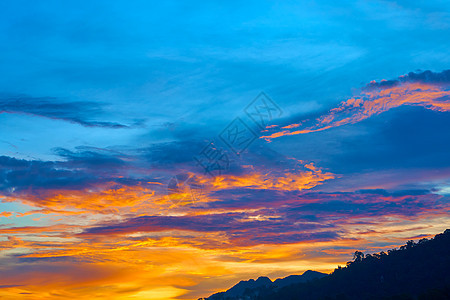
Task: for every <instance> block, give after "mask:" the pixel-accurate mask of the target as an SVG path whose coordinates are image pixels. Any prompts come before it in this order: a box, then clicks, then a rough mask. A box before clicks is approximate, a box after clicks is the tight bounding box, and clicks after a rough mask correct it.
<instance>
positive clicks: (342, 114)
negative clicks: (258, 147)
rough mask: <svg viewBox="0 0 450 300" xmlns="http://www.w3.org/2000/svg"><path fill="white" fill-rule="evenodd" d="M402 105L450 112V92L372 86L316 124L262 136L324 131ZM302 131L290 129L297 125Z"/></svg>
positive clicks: (424, 86)
mask: <svg viewBox="0 0 450 300" xmlns="http://www.w3.org/2000/svg"><path fill="white" fill-rule="evenodd" d="M402 105H413V106H421V107H424V108H426V109H430V110H434V111H440V112H447V111H450V91H449V90H444V89H443V87H441V86H440V85H434V84H429V83H420V82H403V83H401V84H399V85H396V86H393V87H388V88H384V89H370V90H366V91H364V92H362V93H361V94H360V95H359V96H357V97H353V98H350V99H348V100H347V101H344V102H342V103H341V104H340V105H339V106H338V107H336V108H333V109H331V110H330V111H329V112H328V113H327V114H325V115H323V116H321V117H319V118H317V119H316V120H315V122H314V124H312V125H309V126H306V125H304V123H306V124H308V123H309V122H300V123H297V124H290V125H287V126H284V127H282V129H285V130H283V131H279V132H275V133H272V134H270V135H267V136H262V137H261V138H264V139H266V140H268V141H270V140H272V139H274V138H278V137H282V136H289V135H297V134H305V133H311V132H317V131H322V130H326V129H330V128H334V127H339V126H342V125H347V124H355V123H357V122H360V121H362V120H365V119H367V118H369V117H371V116H373V115H378V114H380V113H382V112H385V111H388V110H390V109H392V108H395V107H399V106H402ZM298 127H300V128H301V129H299V130H295V131H292V130H289V129H292V128H298Z"/></svg>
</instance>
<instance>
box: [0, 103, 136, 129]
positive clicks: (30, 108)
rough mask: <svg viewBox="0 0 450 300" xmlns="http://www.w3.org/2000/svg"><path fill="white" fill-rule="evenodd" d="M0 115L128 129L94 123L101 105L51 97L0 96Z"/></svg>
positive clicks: (101, 122) (105, 123)
mask: <svg viewBox="0 0 450 300" xmlns="http://www.w3.org/2000/svg"><path fill="white" fill-rule="evenodd" d="M0 113H15V114H30V115H35V116H39V117H44V118H49V119H55V120H63V121H68V122H71V123H76V124H79V125H82V126H85V127H104V128H113V129H120V128H129V127H130V126H129V125H123V124H120V123H116V122H104V121H96V120H95V119H96V118H97V117H98V116H99V115H101V114H102V113H103V109H102V105H101V104H99V103H96V102H88V101H79V102H63V101H61V100H59V99H57V98H52V97H29V96H5V95H3V96H0Z"/></svg>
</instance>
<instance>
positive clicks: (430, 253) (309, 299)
mask: <svg viewBox="0 0 450 300" xmlns="http://www.w3.org/2000/svg"><path fill="white" fill-rule="evenodd" d="M261 278H262V279H261ZM235 288H236V289H235ZM233 289H234V290H233ZM232 290H233V291H232ZM230 291H232V292H231V293H229V292H230ZM200 299H202V298H200ZM204 299H207V300H280V299H282V300H366V299H367V300H376V299H383V300H397V299H398V300H447V299H450V229H447V230H445V232H444V233H441V234H437V235H436V236H435V237H434V238H432V239H421V240H419V241H418V242H417V243H415V242H414V241H412V240H410V241H408V242H407V243H406V245H404V246H401V247H400V248H399V249H392V250H388V251H387V253H385V252H380V253H374V254H367V255H365V254H364V253H362V252H361V251H356V252H355V253H354V255H353V260H352V261H349V262H347V265H346V266H345V267H340V266H338V268H336V269H335V270H334V271H333V272H332V273H331V274H330V275H326V274H323V273H319V272H314V271H307V272H305V273H304V274H303V275H291V276H288V277H286V278H283V279H277V280H275V281H274V282H271V281H270V279H269V278H267V277H260V278H258V280H256V281H255V280H249V281H241V282H240V283H238V284H237V285H235V286H234V287H233V288H231V289H230V290H228V291H226V292H222V293H217V294H214V295H212V296H210V297H209V298H204Z"/></svg>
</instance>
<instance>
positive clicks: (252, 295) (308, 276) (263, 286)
mask: <svg viewBox="0 0 450 300" xmlns="http://www.w3.org/2000/svg"><path fill="white" fill-rule="evenodd" d="M325 276H327V274H325V273H320V272H316V271H311V270H308V271H306V272H305V273H303V274H302V275H289V276H288V277H285V278H278V279H277V280H275V281H274V282H272V281H271V280H270V279H269V278H268V277H259V278H258V279H257V280H254V279H250V280H242V281H240V282H239V283H238V284H236V285H235V286H233V287H232V288H231V289H229V290H227V291H226V292H220V293H216V294H214V295H212V296H210V297H208V298H203V299H207V300H234V299H256V297H257V296H258V295H259V293H260V292H261V291H266V290H277V289H279V288H283V287H286V286H289V285H292V284H296V283H304V282H308V281H310V280H314V279H318V278H323V277H325ZM200 299H202V298H200Z"/></svg>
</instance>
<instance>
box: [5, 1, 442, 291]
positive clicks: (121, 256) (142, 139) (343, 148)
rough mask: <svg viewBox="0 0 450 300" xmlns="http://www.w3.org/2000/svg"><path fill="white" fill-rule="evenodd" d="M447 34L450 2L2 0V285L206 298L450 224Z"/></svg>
mask: <svg viewBox="0 0 450 300" xmlns="http://www.w3.org/2000/svg"><path fill="white" fill-rule="evenodd" d="M449 36H450V3H449V2H447V1H396V2H394V1H339V2H336V1H320V2H319V1H283V2H279V3H277V2H275V1H246V2H245V3H242V2H238V1H227V2H224V1H223V2H219V1H209V2H207V3H205V2H204V1H202V2H200V1H189V2H185V3H183V2H181V1H164V2H163V3H160V2H156V1H132V2H131V1H90V2H83V3H80V2H79V1H64V2H61V1H39V2H36V1H33V2H32V1H3V2H2V3H0V45H1V47H0V128H1V136H0V199H1V203H0V265H2V262H5V264H4V265H2V266H1V267H0V274H10V276H9V278H5V277H4V278H2V277H1V275H0V279H2V282H5V283H4V284H5V285H2V286H0V297H5V299H14V297H15V296H17V294H18V293H32V294H35V296H36V297H37V298H39V297H40V298H42V299H49V297H52V295H54V294H61V295H65V296H66V297H68V298H77V299H83V297H85V298H86V299H91V298H90V297H92V295H100V296H102V297H109V298H110V299H121V298H120V297H123V295H124V294H126V295H127V296H130V297H135V298H142V299H148V298H151V299H194V298H195V299H197V298H198V297H200V296H206V295H208V294H210V293H212V292H216V291H218V290H220V289H223V288H226V287H228V285H230V284H233V283H235V282H236V281H237V280H240V279H248V278H250V277H257V276H260V275H267V276H270V277H271V278H272V279H274V278H276V277H277V276H285V275H288V274H293V273H299V272H301V271H305V270H307V269H315V270H318V271H330V270H332V269H333V268H334V267H335V266H336V265H337V264H342V263H345V261H346V260H348V259H350V257H349V255H348V254H349V253H351V252H352V251H353V250H356V249H359V250H363V251H366V252H374V251H381V250H385V249H387V248H392V247H395V246H398V245H401V244H403V243H404V240H405V239H409V238H419V237H427V236H431V235H433V234H436V233H438V232H441V231H443V230H444V229H445V226H446V224H448V215H449V214H448V211H449V205H448V194H449V190H450V188H449V187H450V158H449V157H450V156H449V155H448V153H449V151H450V135H449V133H448V130H447V128H449V126H450V118H449V111H450V71H449V69H450V55H449V54H448V53H449V51H448V49H449V48H450V39H449V38H448V37H449ZM384 80H387V81H384ZM260 92H265V93H266V94H267V95H268V96H269V97H270V98H271V99H272V100H273V101H274V102H275V103H276V105H278V107H279V108H281V110H282V114H281V116H280V115H277V116H276V118H274V119H273V120H270V121H271V122H270V124H268V125H271V127H267V128H265V129H263V130H261V129H259V128H258V127H257V126H256V125H255V124H253V123H252V121H251V120H250V119H249V117H248V116H247V115H246V113H245V108H246V107H247V106H248V105H249V104H250V103H252V101H253V100H254V99H255V97H257V96H258V95H260ZM237 117H239V118H241V120H242V121H243V122H245V123H246V124H248V125H249V126H250V127H251V129H252V130H253V131H255V134H256V137H257V138H255V141H253V142H252V143H251V144H250V145H248V147H247V148H246V149H245V150H243V151H242V153H241V154H240V155H235V154H234V153H233V151H232V150H230V149H228V148H227V147H226V145H225V144H224V142H223V141H222V140H221V136H222V137H223V134H224V133H227V131H226V129H227V128H229V127H227V126H230V125H229V124H235V123H231V122H239V121H236V118H237ZM211 141H214V143H215V144H216V145H217V146H218V147H219V148H223V149H225V150H224V151H225V153H226V154H227V155H228V156H229V157H230V165H229V168H228V169H227V170H226V172H225V173H223V174H219V176H216V177H214V178H209V177H207V176H206V174H205V172H203V171H204V170H202V168H201V167H200V166H199V165H197V164H196V161H195V159H194V157H196V156H198V155H199V153H200V151H201V150H202V149H203V148H204V147H205V145H208V143H209V142H211ZM177 174H178V175H180V174H183V175H186V174H189V176H192V175H194V177H190V178H195V180H198V182H200V183H201V184H200V185H201V186H202V188H203V190H202V194H201V197H199V198H196V199H195V201H191V200H192V199H191V200H186V198H183V197H185V196H184V195H183V192H182V191H178V190H177V191H176V193H175V194H176V196H177V197H181V198H177V201H174V199H173V198H171V196H170V195H168V193H170V191H169V190H170V189H169V190H168V183H169V180H171V179H173V178H178V177H176V175H177ZM174 176H175V177H174ZM191 192H192V190H191ZM197 192H198V191H197ZM180 199H182V200H180ZM347 252H348V253H347ZM199 258H201V259H200V260H201V261H199ZM6 262H7V263H6ZM193 262H194V263H193ZM144 265H145V267H143V266H144ZM193 266H194V267H193ZM35 274H42V276H37V277H39V278H37V277H36V275H35ZM62 274H64V275H67V276H68V277H67V278H68V279H67V280H66V277H64V276H61V275H62ZM83 274H90V276H84V275H83ZM40 278H47V279H46V280H47V281H45V280H42V281H40ZM99 284H100V285H101V288H99V287H98V286H99ZM105 287H107V289H104V288H105ZM80 291H81V292H80ZM8 297H10V298H8Z"/></svg>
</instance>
